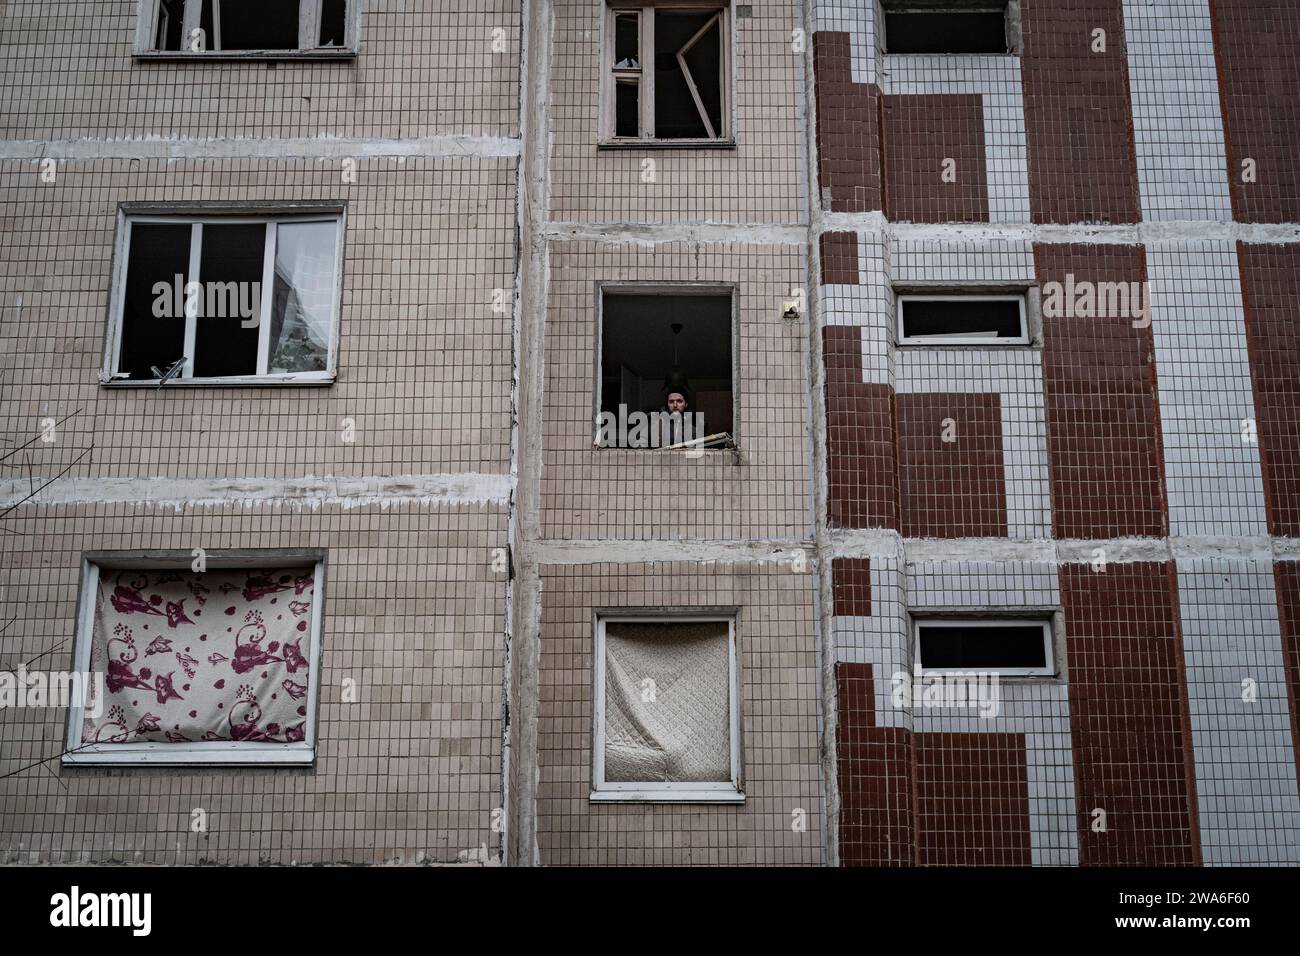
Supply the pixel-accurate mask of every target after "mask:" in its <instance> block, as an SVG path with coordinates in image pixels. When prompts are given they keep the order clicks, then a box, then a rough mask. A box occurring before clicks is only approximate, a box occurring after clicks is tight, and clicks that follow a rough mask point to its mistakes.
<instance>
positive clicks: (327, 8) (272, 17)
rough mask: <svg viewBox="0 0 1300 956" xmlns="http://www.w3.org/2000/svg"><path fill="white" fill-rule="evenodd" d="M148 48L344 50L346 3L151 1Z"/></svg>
mask: <svg viewBox="0 0 1300 956" xmlns="http://www.w3.org/2000/svg"><path fill="white" fill-rule="evenodd" d="M156 3H157V6H156V7H155V11H156V12H155V16H156V22H155V30H154V48H155V49H156V50H159V51H169V52H182V53H236V52H249V51H267V52H293V51H304V50H312V49H317V48H323V47H334V48H340V49H341V48H344V47H346V46H347V33H348V4H347V0H156Z"/></svg>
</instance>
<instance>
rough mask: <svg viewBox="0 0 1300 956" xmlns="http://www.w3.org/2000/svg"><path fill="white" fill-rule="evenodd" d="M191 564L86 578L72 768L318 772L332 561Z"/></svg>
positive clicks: (92, 571) (107, 567) (92, 568)
mask: <svg viewBox="0 0 1300 956" xmlns="http://www.w3.org/2000/svg"><path fill="white" fill-rule="evenodd" d="M191 560H192V559H191V557H190V554H189V553H188V552H184V553H183V555H181V556H176V557H174V558H171V557H165V558H161V559H158V560H155V561H152V562H150V563H149V564H148V565H142V564H140V563H131V562H130V561H127V562H126V563H119V562H118V561H116V560H115V559H114V558H113V557H112V556H107V557H100V558H96V559H95V560H90V561H87V562H86V563H85V564H84V568H83V588H82V606H81V608H80V619H79V626H78V630H77V645H76V650H75V660H76V669H75V673H78V674H81V675H86V676H85V678H84V679H83V680H82V684H83V686H84V693H83V694H82V695H81V696H80V698H79V699H73V700H72V701H70V703H71V704H72V705H73V707H74V713H73V717H72V720H71V721H70V722H69V730H68V736H69V739H68V753H67V754H65V756H64V761H65V762H67V763H99V764H106V763H118V764H120V763H140V764H169V763H223V764H231V763H279V764H288V763H309V762H310V761H311V759H312V755H313V749H314V747H315V713H316V697H317V687H318V673H319V667H318V664H319V659H320V631H321V608H320V601H321V595H322V586H323V582H324V577H323V573H324V568H323V561H322V560H321V559H320V557H319V555H315V554H304V553H298V554H296V556H293V557H284V556H277V557H273V558H268V559H267V563H265V564H249V563H248V560H247V556H246V555H245V556H244V557H243V558H241V559H239V561H238V563H235V564H234V565H231V564H230V563H227V562H224V561H223V560H222V558H221V555H220V554H219V553H210V554H208V555H207V556H206V560H207V562H208V566H207V567H206V568H205V570H203V571H200V572H196V571H194V570H193V569H192V566H191V564H190V562H191ZM232 560H233V559H232Z"/></svg>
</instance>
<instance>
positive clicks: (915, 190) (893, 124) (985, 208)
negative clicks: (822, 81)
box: [882, 94, 989, 222]
mask: <svg viewBox="0 0 1300 956" xmlns="http://www.w3.org/2000/svg"><path fill="white" fill-rule="evenodd" d="M883 105H884V134H883V136H882V142H883V144H884V177H885V216H886V217H887V218H889V219H892V220H897V221H900V222H988V219H989V190H988V177H987V173H986V171H985V168H984V106H983V98H982V97H980V96H979V95H978V94H974V95H971V94H926V95H907V96H886V97H885V98H884V100H883ZM947 159H952V160H953V161H954V164H955V165H954V166H953V167H952V171H953V175H954V176H955V177H956V178H955V181H953V182H945V181H944V180H943V173H944V163H945V160H947Z"/></svg>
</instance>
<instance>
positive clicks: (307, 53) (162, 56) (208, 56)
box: [134, 47, 357, 63]
mask: <svg viewBox="0 0 1300 956" xmlns="http://www.w3.org/2000/svg"><path fill="white" fill-rule="evenodd" d="M134 56H135V59H136V60H137V61H141V62H147V61H150V60H155V61H162V62H172V63H178V62H180V61H182V60H355V59H356V58H357V51H356V50H354V49H350V48H347V47H325V48H322V49H319V50H204V51H202V52H201V53H199V52H192V51H189V50H140V51H137V52H136V53H135V54H134Z"/></svg>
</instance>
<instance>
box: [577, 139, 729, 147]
mask: <svg viewBox="0 0 1300 956" xmlns="http://www.w3.org/2000/svg"><path fill="white" fill-rule="evenodd" d="M596 148H597V149H735V148H736V141H735V140H734V139H606V140H601V141H600V142H599V143H597V144H596Z"/></svg>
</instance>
